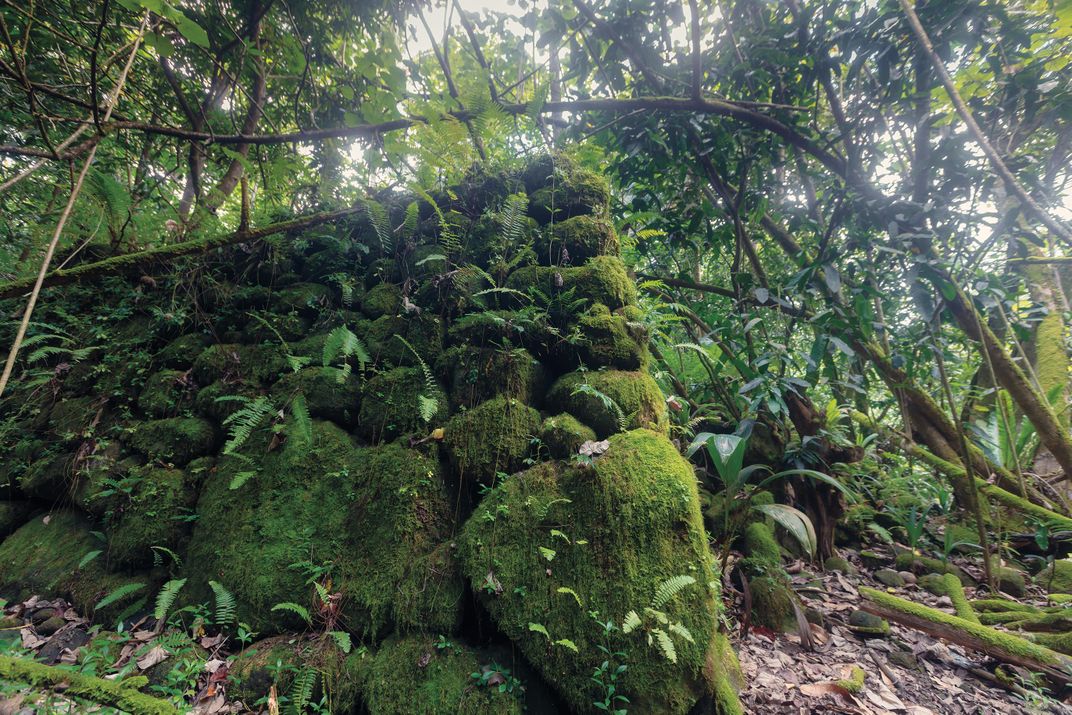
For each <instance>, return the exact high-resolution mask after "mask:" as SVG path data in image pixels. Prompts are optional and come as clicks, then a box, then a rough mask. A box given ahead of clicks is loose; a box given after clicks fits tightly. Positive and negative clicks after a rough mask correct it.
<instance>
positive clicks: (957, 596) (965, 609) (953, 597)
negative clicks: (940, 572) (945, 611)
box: [942, 573, 979, 623]
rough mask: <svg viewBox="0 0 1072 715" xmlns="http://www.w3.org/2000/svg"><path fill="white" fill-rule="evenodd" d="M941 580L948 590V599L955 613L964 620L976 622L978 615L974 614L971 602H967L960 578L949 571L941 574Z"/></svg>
mask: <svg viewBox="0 0 1072 715" xmlns="http://www.w3.org/2000/svg"><path fill="white" fill-rule="evenodd" d="M942 580H943V581H944V582H945V587H946V589H947V590H948V592H949V600H950V601H952V602H953V609H954V610H955V611H956V612H957V615H958V616H960V617H961V618H963V619H964V620H966V621H971V622H972V623H978V622H979V616H977V615H975V611H974V610H973V609H972V606H971V604H970V603H968V597H967V596H965V595H964V586H962V585H961V583H960V579H959V578H957V577H956V576H954V575H953V574H951V573H947V574H945V575H944V576H942Z"/></svg>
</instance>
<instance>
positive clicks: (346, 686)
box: [227, 634, 359, 713]
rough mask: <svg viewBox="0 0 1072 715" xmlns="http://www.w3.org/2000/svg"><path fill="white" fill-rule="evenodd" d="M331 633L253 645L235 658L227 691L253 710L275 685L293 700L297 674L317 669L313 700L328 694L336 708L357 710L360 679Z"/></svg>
mask: <svg viewBox="0 0 1072 715" xmlns="http://www.w3.org/2000/svg"><path fill="white" fill-rule="evenodd" d="M355 662H356V661H355V660H354V659H353V658H350V657H347V655H346V654H345V653H343V652H342V651H341V650H340V649H339V647H338V645H337V644H336V643H335V641H334V640H332V638H331V637H329V636H327V635H321V636H304V635H294V634H286V635H280V636H272V637H270V638H264V639H262V640H259V641H257V642H256V643H253V644H252V645H250V646H249V647H248V648H246V649H245V650H243V651H242V652H241V653H239V654H238V655H237V656H235V658H234V660H233V661H232V662H231V665H230V669H229V672H228V680H229V685H228V690H227V695H228V696H229V697H230V698H233V699H235V700H241V701H242V702H243V703H245V705H246V706H247V707H248V708H251V711H256V710H259V709H260V706H261V705H263V704H264V703H266V702H267V699H268V693H269V691H270V690H271V688H272V686H275V688H276V692H277V694H278V695H279V696H282V697H284V698H287V699H288V700H289V701H290V702H293V701H294V700H295V696H296V695H297V693H295V692H293V690H292V688H293V687H294V683H295V678H296V676H297V675H298V674H299V673H301V672H303V671H306V670H312V671H315V672H316V675H315V683H314V684H313V689H312V693H311V695H312V702H320V700H321V699H322V698H323V697H326V698H327V699H328V702H330V703H331V712H333V713H350V712H358V709H359V702H358V687H357V686H358V680H357V674H356V672H355V668H354V667H353V664H354V663H355Z"/></svg>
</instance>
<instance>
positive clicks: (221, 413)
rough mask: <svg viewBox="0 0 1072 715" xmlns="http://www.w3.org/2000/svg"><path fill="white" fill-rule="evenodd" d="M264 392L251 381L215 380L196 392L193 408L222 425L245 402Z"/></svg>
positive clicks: (258, 384)
mask: <svg viewBox="0 0 1072 715" xmlns="http://www.w3.org/2000/svg"><path fill="white" fill-rule="evenodd" d="M265 391H266V390H265V388H263V387H262V386H261V385H260V383H258V382H254V381H253V380H234V381H230V380H216V382H213V383H212V384H211V385H208V386H207V387H202V388H201V389H200V390H198V391H197V396H196V397H195V398H194V408H195V409H196V410H197V412H198V413H200V414H201V415H204V416H205V417H208V418H209V419H211V420H213V421H214V422H215V423H216V424H218V425H222V424H223V423H224V421H225V420H226V419H227V418H228V417H230V416H231V415H233V414H234V413H235V412H238V411H239V410H240V409H242V407H243V405H244V404H245V402H246V400H253V399H256V398H257V396H258V395H262V394H264V393H265ZM232 398H243V399H232Z"/></svg>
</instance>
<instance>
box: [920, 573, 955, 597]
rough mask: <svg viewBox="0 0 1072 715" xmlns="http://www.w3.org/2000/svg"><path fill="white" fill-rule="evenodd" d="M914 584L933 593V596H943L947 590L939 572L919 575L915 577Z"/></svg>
mask: <svg viewBox="0 0 1072 715" xmlns="http://www.w3.org/2000/svg"><path fill="white" fill-rule="evenodd" d="M916 584H917V585H918V586H919V587H920V588H922V589H923V590H925V591H928V592H930V593H933V594H934V595H935V596H944V595H946V593H948V592H949V589H948V588H946V585H945V580H944V579H943V578H942V576H941V575H940V574H936V573H929V574H924V575H923V576H920V577H919V579H917V581H916Z"/></svg>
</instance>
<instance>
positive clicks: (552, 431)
mask: <svg viewBox="0 0 1072 715" xmlns="http://www.w3.org/2000/svg"><path fill="white" fill-rule="evenodd" d="M539 436H540V445H541V447H542V448H544V449H546V450H547V454H546V455H545V456H550V457H552V458H554V459H569V458H570V457H572V456H573V455H575V454H577V450H578V449H580V448H581V445H582V444H584V443H585V442H590V441H594V440H595V439H596V433H595V430H593V429H592V428H591V427H589V426H588V425H585V424H582V423H581V422H580V421H579V420H578V419H577V418H576V417H574V416H573V415H571V414H569V413H566V412H563V413H562V414H559V415H555V416H554V417H548V418H547V419H545V420H544V421H543V424H542V425H540V435H539Z"/></svg>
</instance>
